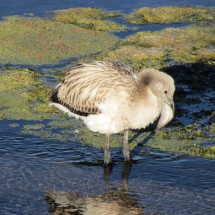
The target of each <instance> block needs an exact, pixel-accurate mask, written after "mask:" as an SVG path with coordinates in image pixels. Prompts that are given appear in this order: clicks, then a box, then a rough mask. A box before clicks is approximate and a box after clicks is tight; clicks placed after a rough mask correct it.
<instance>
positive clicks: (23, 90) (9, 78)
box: [0, 69, 52, 120]
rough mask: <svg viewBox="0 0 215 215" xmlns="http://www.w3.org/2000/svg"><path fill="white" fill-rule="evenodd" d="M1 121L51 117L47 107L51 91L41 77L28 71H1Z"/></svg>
mask: <svg viewBox="0 0 215 215" xmlns="http://www.w3.org/2000/svg"><path fill="white" fill-rule="evenodd" d="M0 74H1V75H0V83H1V85H0V104H1V106H0V119H14V120H20V119H25V120H43V119H47V118H49V117H50V114H51V112H52V110H51V109H50V108H48V107H47V105H48V99H49V92H50V89H49V88H48V87H47V86H46V85H45V84H44V83H42V81H41V80H40V78H39V77H40V75H39V74H38V73H36V72H32V71H29V70H28V69H22V70H19V69H7V70H6V69H2V70H0Z"/></svg>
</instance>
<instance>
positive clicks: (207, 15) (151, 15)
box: [127, 7, 214, 24]
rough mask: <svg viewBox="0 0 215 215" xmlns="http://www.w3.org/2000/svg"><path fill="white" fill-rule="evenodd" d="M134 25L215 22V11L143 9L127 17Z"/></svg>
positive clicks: (189, 8) (176, 8)
mask: <svg viewBox="0 0 215 215" xmlns="http://www.w3.org/2000/svg"><path fill="white" fill-rule="evenodd" d="M127 19H128V22H130V23H132V24H149V23H157V24H170V23H182V22H199V21H211V20H214V10H212V9H208V8H197V7H159V8H148V7H143V8H139V9H138V10H136V11H134V12H132V13H131V14H129V15H128V17H127Z"/></svg>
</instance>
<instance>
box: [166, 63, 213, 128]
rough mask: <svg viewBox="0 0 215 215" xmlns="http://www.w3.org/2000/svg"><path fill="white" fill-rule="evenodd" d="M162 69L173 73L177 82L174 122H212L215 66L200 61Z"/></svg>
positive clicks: (183, 123) (184, 123) (186, 123)
mask: <svg viewBox="0 0 215 215" xmlns="http://www.w3.org/2000/svg"><path fill="white" fill-rule="evenodd" d="M162 70H163V71H165V72H167V73H169V74H171V75H172V76H173V78H174V79H175V83H176V93H175V99H174V100H175V104H176V105H175V106H176V113H175V116H176V118H175V120H174V122H175V123H176V124H177V123H178V124H182V125H188V124H189V123H195V122H198V123H200V124H207V123H210V122H209V121H208V120H210V119H211V118H209V117H208V116H212V115H213V112H214V106H215V99H214V98H215V66H214V65H208V64H205V63H204V62H199V63H190V64H183V65H173V66H170V67H165V68H163V69H162ZM202 104H203V105H202ZM172 125H174V123H172Z"/></svg>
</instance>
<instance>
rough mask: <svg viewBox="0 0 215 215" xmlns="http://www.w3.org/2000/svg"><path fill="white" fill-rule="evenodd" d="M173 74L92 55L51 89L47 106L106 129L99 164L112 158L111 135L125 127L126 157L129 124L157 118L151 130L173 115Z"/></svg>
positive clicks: (133, 125) (98, 129)
mask: <svg viewBox="0 0 215 215" xmlns="http://www.w3.org/2000/svg"><path fill="white" fill-rule="evenodd" d="M174 91H175V85H174V80H173V78H172V77H171V76H169V75H168V74H166V73H163V72H160V71H158V70H155V69H144V70H142V71H140V72H138V71H137V70H135V69H134V68H132V67H129V66H127V65H125V64H122V63H119V62H112V61H93V62H88V63H82V64H78V65H77V66H75V67H74V68H73V69H72V70H71V71H70V72H69V73H68V74H67V75H66V77H65V79H64V81H63V82H62V83H60V84H58V85H57V86H56V88H55V89H54V91H53V93H52V96H51V101H52V103H50V105H51V106H55V107H57V108H58V109H60V110H61V111H63V112H65V113H67V114H68V115H69V116H72V117H75V118H77V119H82V120H83V121H84V123H85V124H86V126H87V127H88V128H89V129H90V130H91V131H93V132H99V133H102V134H106V140H105V144H104V164H106V165H107V164H110V163H111V162H112V159H111V154H110V149H109V145H110V135H111V134H113V133H118V132H121V131H124V142H123V155H124V158H125V161H130V159H131V153H130V150H129V144H128V130H129V129H141V128H145V127H146V126H148V125H149V124H151V123H153V122H154V121H155V120H156V119H157V118H159V117H160V118H159V121H158V124H157V127H156V130H158V129H161V128H162V127H164V126H165V125H166V124H167V123H168V122H169V121H170V120H172V118H173V115H174V102H173V95H174Z"/></svg>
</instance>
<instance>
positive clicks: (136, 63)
mask: <svg viewBox="0 0 215 215" xmlns="http://www.w3.org/2000/svg"><path fill="white" fill-rule="evenodd" d="M104 58H105V59H106V60H114V61H121V62H124V63H128V64H131V65H132V66H133V67H135V68H137V69H141V68H143V67H144V68H149V67H153V68H156V69H159V68H161V66H163V63H164V61H166V60H167V54H166V52H165V51H164V50H163V49H162V48H160V47H141V46H138V45H122V46H119V47H118V48H117V49H115V50H113V51H110V52H108V53H107V54H106V56H105V57H104Z"/></svg>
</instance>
